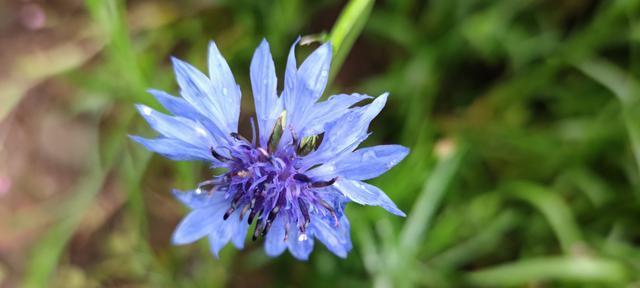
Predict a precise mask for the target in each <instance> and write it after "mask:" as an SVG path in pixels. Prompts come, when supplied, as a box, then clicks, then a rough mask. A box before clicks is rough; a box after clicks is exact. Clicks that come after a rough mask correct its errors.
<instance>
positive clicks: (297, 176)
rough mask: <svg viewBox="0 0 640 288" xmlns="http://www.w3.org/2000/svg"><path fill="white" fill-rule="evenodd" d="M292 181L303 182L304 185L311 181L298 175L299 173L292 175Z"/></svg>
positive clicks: (304, 176) (307, 177)
mask: <svg viewBox="0 0 640 288" xmlns="http://www.w3.org/2000/svg"><path fill="white" fill-rule="evenodd" d="M293 179H296V180H298V181H300V182H304V183H309V182H311V179H310V178H309V176H307V175H304V174H300V173H298V174H295V175H293Z"/></svg>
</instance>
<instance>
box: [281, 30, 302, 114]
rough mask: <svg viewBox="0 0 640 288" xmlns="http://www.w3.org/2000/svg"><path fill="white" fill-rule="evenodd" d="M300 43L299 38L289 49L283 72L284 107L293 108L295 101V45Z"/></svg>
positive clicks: (296, 67) (296, 69) (296, 64)
mask: <svg viewBox="0 0 640 288" xmlns="http://www.w3.org/2000/svg"><path fill="white" fill-rule="evenodd" d="M298 42H300V37H298V39H296V41H294V42H293V44H292V45H291V48H289V56H288V57H287V67H286V69H285V72H284V89H283V91H282V98H283V100H284V102H285V104H284V106H285V107H293V106H295V103H296V102H295V101H296V100H297V98H296V97H294V96H295V87H296V82H297V81H296V74H297V72H298V63H297V61H296V45H298Z"/></svg>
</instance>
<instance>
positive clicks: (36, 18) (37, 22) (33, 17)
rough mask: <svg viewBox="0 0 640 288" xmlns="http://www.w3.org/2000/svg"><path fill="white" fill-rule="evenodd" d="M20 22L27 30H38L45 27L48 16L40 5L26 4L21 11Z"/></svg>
mask: <svg viewBox="0 0 640 288" xmlns="http://www.w3.org/2000/svg"><path fill="white" fill-rule="evenodd" d="M20 20H21V21H22V25H24V26H25V27H27V29H30V30H38V29H41V28H42V27H44V24H45V22H46V21H47V15H46V14H45V13H44V10H43V9H42V7H41V6H40V5H38V4H26V5H23V6H22V9H20Z"/></svg>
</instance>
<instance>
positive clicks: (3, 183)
mask: <svg viewBox="0 0 640 288" xmlns="http://www.w3.org/2000/svg"><path fill="white" fill-rule="evenodd" d="M9 189H11V180H9V178H7V177H3V176H0V197H2V196H5V195H7V193H9Z"/></svg>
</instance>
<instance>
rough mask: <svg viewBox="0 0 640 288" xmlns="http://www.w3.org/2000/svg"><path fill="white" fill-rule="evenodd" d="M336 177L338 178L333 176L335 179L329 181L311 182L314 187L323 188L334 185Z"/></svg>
mask: <svg viewBox="0 0 640 288" xmlns="http://www.w3.org/2000/svg"><path fill="white" fill-rule="evenodd" d="M336 179H338V178H337V177H336V178H333V179H331V180H329V181H317V182H313V183H311V187H313V188H322V187H327V186H331V185H333V183H335V182H336Z"/></svg>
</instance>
